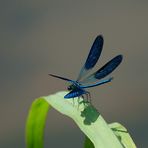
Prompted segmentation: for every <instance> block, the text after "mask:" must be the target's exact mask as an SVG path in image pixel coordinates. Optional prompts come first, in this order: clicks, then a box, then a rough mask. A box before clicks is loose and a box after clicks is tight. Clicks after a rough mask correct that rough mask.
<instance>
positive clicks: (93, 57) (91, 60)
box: [77, 35, 104, 81]
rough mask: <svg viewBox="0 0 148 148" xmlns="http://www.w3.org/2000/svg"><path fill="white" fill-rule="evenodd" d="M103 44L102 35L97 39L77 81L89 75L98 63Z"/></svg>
mask: <svg viewBox="0 0 148 148" xmlns="http://www.w3.org/2000/svg"><path fill="white" fill-rule="evenodd" d="M103 42H104V40H103V36H102V35H99V36H97V37H96V39H95V41H94V43H93V45H92V47H91V49H90V52H89V54H88V57H87V59H86V62H85V64H84V66H83V67H82V69H81V71H80V74H79V76H78V79H77V81H79V80H80V79H81V78H82V77H84V76H85V75H86V74H87V73H88V71H89V70H91V69H92V68H93V67H94V66H95V64H96V63H97V61H98V59H99V57H100V54H101V51H102V47H103Z"/></svg>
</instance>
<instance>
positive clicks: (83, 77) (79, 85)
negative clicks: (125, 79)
mask: <svg viewBox="0 0 148 148" xmlns="http://www.w3.org/2000/svg"><path fill="white" fill-rule="evenodd" d="M103 43H104V40H103V36H102V35H99V36H97V37H96V39H95V41H94V43H93V45H92V47H91V49H90V52H89V54H88V57H87V59H86V62H85V64H84V66H83V67H82V69H81V71H80V73H79V76H78V78H77V80H76V81H74V80H71V79H68V78H64V77H61V76H57V75H53V74H49V75H51V76H53V77H56V78H59V79H62V80H65V81H68V82H70V83H71V85H70V86H68V90H69V91H70V92H69V93H68V94H66V95H65V96H64V98H66V99H70V98H75V97H79V96H83V95H84V94H89V92H88V91H86V90H85V88H90V87H95V86H98V85H102V84H104V83H108V82H110V81H111V80H112V79H113V78H112V77H111V78H108V79H104V80H101V81H99V82H98V80H100V79H102V78H104V77H106V76H107V75H109V74H110V73H111V72H112V71H114V70H115V69H116V68H117V67H118V65H119V64H120V63H121V61H122V58H123V57H122V55H118V56H116V57H114V58H113V59H112V60H110V61H109V62H107V63H106V64H105V65H104V66H103V67H102V68H100V69H99V70H98V71H96V72H95V73H92V74H91V75H89V76H87V74H88V73H89V72H90V70H91V69H92V68H93V67H94V66H95V64H96V63H97V61H98V59H99V57H100V55H101V52H102V48H103Z"/></svg>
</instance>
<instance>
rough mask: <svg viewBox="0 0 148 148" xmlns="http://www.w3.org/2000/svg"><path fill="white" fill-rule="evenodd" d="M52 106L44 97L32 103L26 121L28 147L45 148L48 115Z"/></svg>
mask: <svg viewBox="0 0 148 148" xmlns="http://www.w3.org/2000/svg"><path fill="white" fill-rule="evenodd" d="M50 107H51V106H50V105H49V104H48V103H47V102H46V101H44V99H43V98H39V99H36V100H35V101H34V102H33V103H32V106H31V108H30V111H29V115H28V118H27V123H26V144H27V148H43V140H44V139H43V138H44V136H43V135H44V128H45V123H46V116H47V113H48V110H49V108H50Z"/></svg>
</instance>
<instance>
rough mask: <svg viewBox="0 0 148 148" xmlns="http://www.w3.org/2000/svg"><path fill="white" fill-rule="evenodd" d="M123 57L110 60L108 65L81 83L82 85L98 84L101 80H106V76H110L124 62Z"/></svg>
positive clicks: (119, 56)
mask: <svg viewBox="0 0 148 148" xmlns="http://www.w3.org/2000/svg"><path fill="white" fill-rule="evenodd" d="M122 58H123V57H122V55H118V56H116V57H114V58H113V59H112V60H110V61H109V62H108V63H106V64H105V65H104V66H103V67H102V68H100V69H99V70H98V71H96V72H95V73H93V74H91V75H90V76H88V77H86V78H85V79H83V80H82V81H80V83H81V84H83V83H90V82H92V83H93V82H96V81H97V80H99V79H102V78H104V77H105V76H107V75H109V74H110V73H111V72H112V71H114V70H115V69H116V68H117V67H118V65H119V64H120V63H121V61H122Z"/></svg>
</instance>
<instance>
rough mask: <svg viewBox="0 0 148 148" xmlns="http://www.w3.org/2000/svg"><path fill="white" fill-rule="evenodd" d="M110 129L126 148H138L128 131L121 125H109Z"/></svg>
mask: <svg viewBox="0 0 148 148" xmlns="http://www.w3.org/2000/svg"><path fill="white" fill-rule="evenodd" d="M109 126H110V128H111V129H112V130H113V132H114V133H115V135H116V136H117V138H118V139H119V141H120V142H121V144H122V145H123V147H124V148H136V145H135V143H134V142H133V140H132V138H131V136H130V134H129V133H128V131H127V129H126V128H125V127H124V126H122V125H121V124H119V123H112V124H109Z"/></svg>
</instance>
